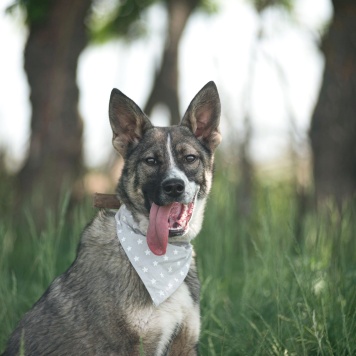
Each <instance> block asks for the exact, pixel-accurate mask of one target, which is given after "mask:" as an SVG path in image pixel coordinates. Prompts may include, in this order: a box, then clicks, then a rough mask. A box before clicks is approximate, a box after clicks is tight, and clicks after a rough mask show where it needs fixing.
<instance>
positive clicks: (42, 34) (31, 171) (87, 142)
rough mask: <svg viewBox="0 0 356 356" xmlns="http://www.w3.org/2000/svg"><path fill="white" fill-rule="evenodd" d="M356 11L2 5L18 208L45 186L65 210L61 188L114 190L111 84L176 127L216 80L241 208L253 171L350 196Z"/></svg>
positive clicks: (290, 6)
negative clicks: (201, 92)
mask: <svg viewBox="0 0 356 356" xmlns="http://www.w3.org/2000/svg"><path fill="white" fill-rule="evenodd" d="M355 11H356V5H355V4H354V2H353V1H352V0H349V1H347V0H335V1H334V2H333V3H332V2H331V1H330V0H314V1H313V2H310V1H307V0H280V1H278V0H224V1H222V0H220V1H219V0H202V1H199V0H191V1H178V0H165V1H158V0H157V1H154V0H147V1H146V0H132V1H131V0H125V1H119V0H101V1H99V0H97V1H95V0H76V1H74V2H73V1H69V0H68V1H58V2H57V1H54V2H48V1H44V0H26V1H25V0H23V1H18V2H15V3H14V2H13V1H12V0H6V1H2V3H1V9H0V16H1V21H0V26H1V27H0V45H1V47H2V48H3V51H2V56H1V66H0V77H1V81H0V93H1V96H0V149H1V163H0V164H1V170H3V171H6V173H7V174H9V175H11V176H13V177H14V178H15V180H16V182H17V188H16V191H17V192H18V194H17V198H16V200H17V201H20V202H21V201H22V200H23V199H25V198H26V197H27V196H28V195H30V193H31V194H32V192H33V191H34V190H36V191H44V192H45V194H44V196H46V200H47V203H51V202H54V204H55V203H56V201H57V200H58V197H59V194H60V193H59V192H60V190H61V189H62V186H63V184H66V185H67V186H69V187H71V189H74V195H77V196H80V195H81V194H82V193H83V191H86V192H88V191H89V192H92V191H110V190H112V185H113V182H115V180H116V177H117V175H118V171H117V169H116V170H115V169H113V167H115V164H114V163H115V162H117V159H115V155H114V153H113V149H112V146H111V131H110V127H109V122H108V118H107V108H108V98H109V95H110V91H111V89H112V88H113V87H116V88H119V89H120V90H121V91H123V92H124V93H125V94H126V95H128V96H129V97H131V98H132V99H133V100H134V101H135V102H136V103H137V104H138V105H140V106H141V108H142V109H144V111H145V112H146V113H147V114H148V115H149V116H150V117H151V118H152V120H153V121H154V122H155V123H156V124H157V125H168V124H172V123H177V122H179V119H180V118H181V117H182V115H183V114H184V111H185V109H186V107H187V106H188V104H189V102H190V100H191V99H192V97H193V96H194V95H195V93H196V92H197V91H198V90H199V89H200V88H201V87H202V86H203V85H204V84H205V83H206V82H208V81H209V80H214V81H215V82H216V84H217V86H218V89H219V92H220V95H221V101H222V107H223V115H222V131H223V136H224V143H223V146H222V148H220V155H221V156H222V158H221V160H223V161H224V162H225V163H226V164H230V165H236V175H237V180H238V181H239V182H240V184H242V186H243V189H242V196H241V197H240V198H241V201H245V200H246V201H245V202H244V203H243V204H245V205H246V206H248V204H249V202H248V199H249V194H250V192H249V190H250V189H251V181H252V180H253V179H254V177H255V176H257V177H263V179H270V178H271V177H272V178H273V179H275V178H278V179H280V178H282V179H293V180H295V183H296V185H297V186H298V187H299V188H300V190H303V191H305V190H306V189H309V188H313V191H315V193H316V196H317V199H325V198H327V199H328V198H330V197H332V198H333V199H336V200H337V201H343V199H345V197H350V196H351V195H352V194H353V193H354V191H355V185H356V158H355V155H356V147H355V145H356V140H355V139H354V137H355V126H356V116H355V110H356V109H355V84H354V82H355V65H354V61H353V60H354V57H355V50H354V42H353V41H354V36H355V26H356V25H355V23H356V22H355V21H354V18H353V17H352V16H353V14H354V12H355ZM355 16H356V15H355ZM100 172H104V175H102V174H101V173H100ZM109 173H110V174H109ZM83 182H84V183H83ZM73 187H74V188H73ZM314 188H315V189H314Z"/></svg>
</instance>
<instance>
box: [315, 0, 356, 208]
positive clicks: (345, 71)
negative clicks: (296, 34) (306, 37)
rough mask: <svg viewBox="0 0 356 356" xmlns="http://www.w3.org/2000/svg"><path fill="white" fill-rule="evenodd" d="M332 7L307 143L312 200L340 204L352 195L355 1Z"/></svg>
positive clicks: (355, 171)
mask: <svg viewBox="0 0 356 356" xmlns="http://www.w3.org/2000/svg"><path fill="white" fill-rule="evenodd" d="M333 5H334V19H333V22H332V24H331V26H330V29H329V32H328V34H327V35H326V37H325V38H324V40H323V44H322V50H323V52H324V55H325V72H324V78H323V84H322V87H321V91H320V96H319V100H318V103H317V105H316V107H315V111H314V115H313V119H312V124H311V130H310V139H311V146H312V150H313V155H314V163H313V164H314V166H313V170H314V181H315V192H316V198H317V201H318V202H322V201H324V200H326V199H329V198H332V199H333V200H335V201H336V202H337V203H339V204H340V203H342V202H343V201H344V200H345V199H348V198H351V197H352V196H354V195H355V192H356V2H355V1H354V0H333Z"/></svg>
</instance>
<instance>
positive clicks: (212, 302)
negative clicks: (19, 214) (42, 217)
mask: <svg viewBox="0 0 356 356" xmlns="http://www.w3.org/2000/svg"><path fill="white" fill-rule="evenodd" d="M256 186H257V187H256V189H255V192H254V197H253V204H252V211H251V213H250V215H249V216H248V217H243V216H240V215H239V214H238V208H237V204H236V198H235V197H236V196H237V191H236V188H235V185H234V184H233V183H232V182H230V181H229V179H228V178H227V175H221V176H217V177H216V182H215V184H214V188H213V191H212V195H211V198H210V199H209V202H208V206H207V210H206V216H205V220H204V228H203V231H202V232H201V234H200V235H199V237H198V238H197V239H196V241H195V248H196V251H197V255H198V257H197V259H198V266H199V272H200V279H201V283H202V293H201V311H202V332H201V345H200V350H201V354H202V355H354V354H356V253H355V251H356V211H355V208H354V207H352V206H349V207H347V208H345V209H344V210H343V211H342V212H340V211H338V210H337V209H334V208H333V207H331V206H330V207H328V208H326V209H325V211H324V212H323V213H319V214H316V213H314V212H308V213H307V214H306V216H305V217H304V219H303V221H298V219H297V216H298V211H297V203H296V199H295V197H294V196H295V194H294V192H293V190H292V189H291V187H290V186H289V185H288V184H287V183H284V184H280V185H278V184H276V185H274V186H270V187H269V188H266V187H263V186H262V185H261V184H256ZM0 193H1V192H0ZM6 194H8V193H6ZM3 201H4V200H3ZM67 203H68V202H67V199H64V201H63V202H62V203H61V207H62V209H61V212H60V213H59V214H57V215H56V216H54V215H51V214H50V213H49V214H48V216H47V225H46V227H45V228H44V229H43V230H42V231H37V229H36V228H35V225H34V223H33V216H31V212H28V213H27V215H26V216H27V219H26V222H25V223H23V224H18V222H17V221H16V218H15V217H13V216H10V215H9V214H6V209H5V208H6V207H5V208H4V207H3V206H1V209H2V210H3V211H4V214H3V215H2V216H4V218H3V219H1V220H0V301H1V306H0V351H2V350H3V349H4V347H5V343H6V340H7V338H8V336H9V334H10V333H11V331H12V330H13V328H14V327H15V325H16V322H17V321H18V320H19V319H20V317H21V316H22V315H23V313H24V312H25V311H26V310H27V309H29V308H30V307H31V305H32V304H33V303H34V302H35V301H36V300H37V299H38V298H39V297H40V296H41V295H42V293H43V292H44V291H45V289H46V288H47V286H48V285H49V283H50V282H51V281H52V280H53V278H54V277H55V276H57V275H58V274H60V273H61V272H63V271H64V270H65V269H66V268H67V267H68V266H69V265H70V263H71V262H72V260H73V259H74V256H75V251H76V246H77V243H78V240H79V237H80V232H81V230H82V229H83V228H84V226H85V224H86V223H87V222H88V221H89V219H90V218H91V217H92V216H93V215H94V213H95V210H94V209H92V208H91V207H90V204H88V203H86V204H83V205H81V206H78V207H77V208H76V209H75V211H74V213H73V215H74V217H73V218H72V219H70V221H69V222H68V221H67V219H66V209H67V205H68V204H67Z"/></svg>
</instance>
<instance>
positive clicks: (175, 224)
mask: <svg viewBox="0 0 356 356" xmlns="http://www.w3.org/2000/svg"><path fill="white" fill-rule="evenodd" d="M193 211H194V202H191V203H189V204H181V203H177V202H174V203H172V204H169V205H165V206H159V205H156V204H155V203H152V206H151V210H150V218H149V225H148V230H147V244H148V247H149V248H150V250H151V251H152V252H153V253H154V254H155V255H158V256H161V255H164V254H165V253H166V250H167V244H168V237H174V236H182V235H184V234H185V233H186V232H187V230H188V227H189V221H190V219H191V217H192V215H193Z"/></svg>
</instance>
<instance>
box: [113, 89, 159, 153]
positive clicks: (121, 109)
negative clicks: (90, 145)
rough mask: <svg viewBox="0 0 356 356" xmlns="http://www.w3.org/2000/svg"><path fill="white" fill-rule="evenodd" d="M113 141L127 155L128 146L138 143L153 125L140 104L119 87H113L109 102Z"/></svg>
mask: <svg viewBox="0 0 356 356" xmlns="http://www.w3.org/2000/svg"><path fill="white" fill-rule="evenodd" d="M109 118H110V124H111V128H112V132H113V138H112V143H113V146H114V147H115V148H116V150H117V151H118V152H119V153H120V154H121V155H122V156H123V157H125V154H126V152H127V148H128V147H129V146H130V145H136V144H137V143H138V142H139V140H140V139H141V138H142V136H143V134H144V132H145V131H146V130H148V129H149V128H151V127H153V125H152V124H151V122H150V120H149V119H148V118H147V116H146V115H145V114H144V113H143V112H142V110H141V109H140V108H139V106H138V105H137V104H136V103H135V102H134V101H132V100H131V99H130V98H128V97H127V96H126V95H125V94H123V93H122V92H121V91H120V90H118V89H113V90H112V92H111V96H110V103H109Z"/></svg>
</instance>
